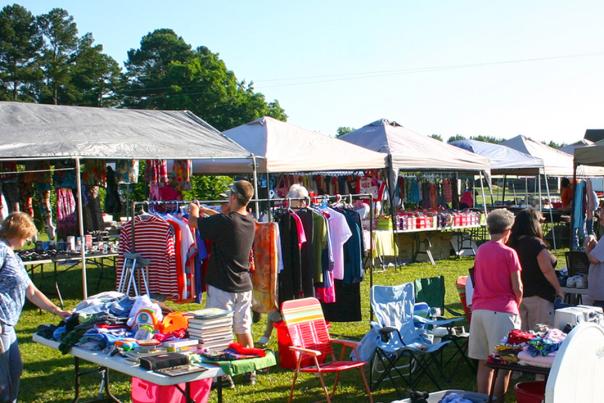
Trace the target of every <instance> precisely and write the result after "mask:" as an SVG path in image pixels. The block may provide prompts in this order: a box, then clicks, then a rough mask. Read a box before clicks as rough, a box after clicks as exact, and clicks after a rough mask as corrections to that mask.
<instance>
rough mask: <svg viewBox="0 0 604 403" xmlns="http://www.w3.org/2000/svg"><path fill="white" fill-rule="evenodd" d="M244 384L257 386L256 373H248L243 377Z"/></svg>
mask: <svg viewBox="0 0 604 403" xmlns="http://www.w3.org/2000/svg"><path fill="white" fill-rule="evenodd" d="M243 383H244V384H245V385H255V384H256V371H252V372H248V373H246V374H244V375H243Z"/></svg>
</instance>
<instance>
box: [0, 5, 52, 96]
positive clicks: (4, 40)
mask: <svg viewBox="0 0 604 403" xmlns="http://www.w3.org/2000/svg"><path fill="white" fill-rule="evenodd" d="M42 45H43V41H42V35H41V34H40V30H39V28H38V25H37V24H36V19H35V17H34V16H33V15H32V14H31V13H30V12H29V11H28V10H26V9H25V8H24V7H22V6H20V5H18V4H13V5H12V6H5V7H4V8H2V10H1V11H0V84H1V86H0V99H2V100H11V101H17V100H32V96H33V95H32V87H33V85H32V84H33V83H34V82H35V81H36V80H38V79H39V78H40V72H39V68H38V56H39V52H40V50H41V49H42Z"/></svg>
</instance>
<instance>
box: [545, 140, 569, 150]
mask: <svg viewBox="0 0 604 403" xmlns="http://www.w3.org/2000/svg"><path fill="white" fill-rule="evenodd" d="M542 143H543V144H545V145H548V146H550V147H552V148H555V149H556V150H559V149H561V148H562V147H564V146H565V145H566V143H556V142H555V141H553V140H550V141H549V143H546V142H545V141H543V142H542Z"/></svg>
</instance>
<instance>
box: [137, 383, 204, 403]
mask: <svg viewBox="0 0 604 403" xmlns="http://www.w3.org/2000/svg"><path fill="white" fill-rule="evenodd" d="M130 385H131V388H130V396H131V397H132V403H186V402H187V399H186V398H185V396H184V395H183V394H182V393H181V392H180V391H179V390H178V389H177V388H176V386H160V385H156V384H154V383H151V382H147V381H144V380H142V379H140V378H132V380H131V381H130ZM178 386H179V387H180V388H181V389H182V390H185V384H184V383H180V384H179V385H178ZM189 387H190V392H191V398H192V399H193V401H195V402H196V403H206V402H207V401H208V399H209V397H210V390H211V389H212V378H208V379H200V380H199V381H194V382H190V383H189Z"/></svg>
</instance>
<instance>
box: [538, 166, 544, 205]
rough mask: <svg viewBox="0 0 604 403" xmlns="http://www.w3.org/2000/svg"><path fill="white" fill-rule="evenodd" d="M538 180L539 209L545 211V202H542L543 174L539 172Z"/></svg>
mask: <svg viewBox="0 0 604 403" xmlns="http://www.w3.org/2000/svg"><path fill="white" fill-rule="evenodd" d="M537 181H538V183H539V211H541V212H542V213H543V203H542V202H541V174H540V173H539V174H537Z"/></svg>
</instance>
